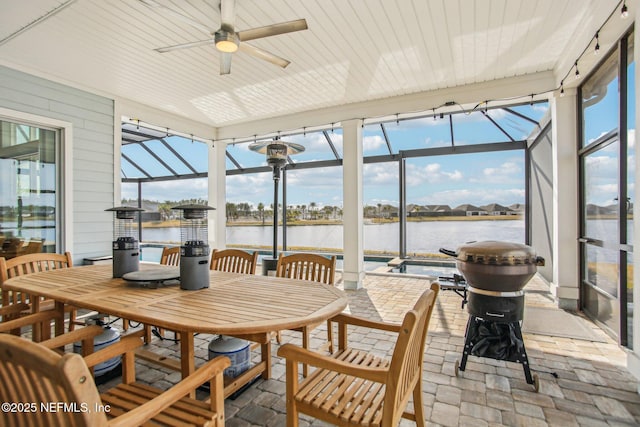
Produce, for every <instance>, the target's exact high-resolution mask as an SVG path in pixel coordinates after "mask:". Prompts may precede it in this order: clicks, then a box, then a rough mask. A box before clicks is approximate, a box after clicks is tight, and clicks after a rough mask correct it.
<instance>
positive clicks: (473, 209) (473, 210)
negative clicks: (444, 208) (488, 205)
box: [453, 203, 489, 216]
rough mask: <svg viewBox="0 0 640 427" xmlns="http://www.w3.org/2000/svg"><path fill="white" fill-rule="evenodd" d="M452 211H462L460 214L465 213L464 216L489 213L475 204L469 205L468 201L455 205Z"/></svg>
mask: <svg viewBox="0 0 640 427" xmlns="http://www.w3.org/2000/svg"><path fill="white" fill-rule="evenodd" d="M453 211H454V212H462V213H461V214H460V215H466V216H486V215H489V213H488V212H487V211H486V210H484V209H482V208H479V207H477V206H475V205H471V204H469V203H465V204H464V205H460V206H457V207H456V208H454V209H453Z"/></svg>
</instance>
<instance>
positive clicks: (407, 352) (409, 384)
mask: <svg viewBox="0 0 640 427" xmlns="http://www.w3.org/2000/svg"><path fill="white" fill-rule="evenodd" d="M439 289H440V287H439V286H438V285H437V284H433V285H431V290H430V291H426V292H424V293H423V294H422V295H421V296H420V298H419V299H418V301H417V302H416V304H415V305H414V307H413V309H412V310H410V311H409V312H408V313H407V314H405V317H404V320H403V322H402V327H401V328H400V332H399V335H398V340H397V341H396V346H395V348H394V351H393V356H392V358H391V364H390V366H389V373H388V379H387V381H386V386H387V390H386V396H385V402H384V408H383V422H382V425H389V426H391V425H398V423H399V422H400V417H401V416H402V408H405V407H406V405H407V402H408V401H409V398H410V397H411V395H412V392H413V390H414V388H415V386H416V383H417V382H418V381H422V362H423V359H424V347H425V342H426V339H427V330H428V329H429V320H430V319H431V313H432V311H433V307H434V305H435V301H436V297H437V296H438V291H439Z"/></svg>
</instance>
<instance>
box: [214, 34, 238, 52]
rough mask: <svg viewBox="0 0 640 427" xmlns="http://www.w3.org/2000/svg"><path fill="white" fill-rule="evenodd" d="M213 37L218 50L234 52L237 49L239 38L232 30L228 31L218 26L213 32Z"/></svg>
mask: <svg viewBox="0 0 640 427" xmlns="http://www.w3.org/2000/svg"><path fill="white" fill-rule="evenodd" d="M214 39H215V42H216V49H218V50H219V51H220V52H227V53H230V52H235V51H236V50H238V46H240V39H239V38H238V36H237V35H236V33H235V32H233V30H231V31H228V30H226V29H223V28H220V29H219V30H218V31H216V32H215V34H214Z"/></svg>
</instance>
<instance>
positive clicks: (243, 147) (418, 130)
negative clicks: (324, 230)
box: [122, 103, 548, 208]
mask: <svg viewBox="0 0 640 427" xmlns="http://www.w3.org/2000/svg"><path fill="white" fill-rule="evenodd" d="M547 108H548V105H547V104H546V103H543V104H534V105H523V106H517V107H512V109H513V110H515V111H517V112H519V113H521V114H525V115H526V116H528V117H530V118H532V119H534V120H536V121H538V120H540V119H541V118H542V117H543V116H544V114H545V113H546V110H547ZM488 115H489V116H491V118H492V119H493V120H494V121H495V122H496V123H498V124H499V125H500V127H502V128H503V129H504V130H505V131H506V132H507V133H508V134H509V135H510V136H511V137H512V138H513V139H515V140H521V139H526V138H527V136H529V134H530V133H531V131H532V130H533V129H534V127H535V126H536V125H534V124H533V123H530V122H529V121H527V120H523V119H522V118H520V117H518V116H517V115H514V114H510V113H508V112H505V111H504V110H497V109H496V110H489V111H488ZM453 128H454V140H455V144H456V145H469V144H478V143H489V142H506V141H509V138H508V137H507V135H505V134H504V133H503V132H502V131H501V130H500V129H499V128H498V127H497V126H495V125H493V124H492V123H491V122H490V121H489V120H488V119H487V118H486V117H484V115H483V114H482V113H481V112H480V111H476V112H473V113H470V114H464V113H461V114H454V115H453ZM385 129H386V132H387V135H388V138H389V140H390V142H391V148H392V151H393V153H394V154H396V153H398V151H399V150H410V149H419V148H434V147H443V146H450V145H451V133H450V125H449V118H448V116H444V118H440V117H439V116H436V117H435V119H434V118H433V117H427V118H421V119H412V120H400V121H398V122H389V123H385ZM327 134H328V135H329V137H330V138H331V141H332V143H333V145H334V147H335V149H336V151H337V153H338V154H339V156H342V132H341V129H340V128H335V129H333V130H328V131H327ZM283 139H285V138H283ZM286 140H288V141H290V142H295V143H298V144H301V145H303V146H304V147H305V151H304V152H303V153H300V154H297V155H294V156H292V159H293V161H294V162H308V161H314V160H331V159H335V156H334V154H333V151H332V150H331V148H330V146H329V144H328V143H327V141H326V138H325V137H324V135H323V134H322V133H319V132H315V133H307V134H305V135H295V136H291V137H288V138H286ZM183 143H184V142H183ZM194 144H195V145H194ZM248 145H249V144H246V143H245V144H236V145H230V146H228V148H227V151H228V152H229V153H230V154H231V155H232V156H233V157H234V158H235V159H236V160H237V161H238V162H239V163H240V164H241V165H242V166H243V167H256V166H262V165H266V161H265V158H264V155H261V154H258V153H255V152H253V151H251V150H249V148H248ZM184 147H185V148H186V149H187V151H188V152H189V153H191V155H192V156H191V157H192V158H193V159H194V160H193V161H194V162H201V161H202V159H203V158H204V160H205V161H206V147H204V144H199V143H191V141H188V143H186V144H185V145H184ZM195 151H201V153H200V154H199V155H198V154H197V153H195ZM363 153H364V156H375V155H385V154H389V151H388V148H387V145H386V142H385V139H384V136H383V133H382V130H381V128H380V125H379V124H375V125H366V126H365V127H364V129H363ZM142 154H143V153H140V155H142ZM190 161H192V160H190ZM123 163H124V162H123ZM204 168H205V169H206V165H205V166H204ZM227 168H228V169H235V166H234V165H233V164H232V163H231V162H230V161H229V160H227ZM134 173H135V172H130V174H131V175H133V174H134ZM363 174H364V176H363V190H364V191H363V192H364V203H365V205H374V206H375V205H378V204H390V205H393V206H397V205H398V199H399V196H398V191H399V190H398V188H399V183H398V177H399V171H398V163H397V162H385V163H372V164H365V165H364V169H363ZM524 174H525V170H524V153H523V152H522V151H521V150H513V151H506V152H491V153H482V154H466V155H465V154H461V155H450V156H432V157H420V158H409V159H407V163H406V177H407V203H409V204H419V205H427V204H445V205H449V206H451V207H452V208H453V207H456V206H459V205H461V204H465V203H470V204H473V205H476V206H481V205H486V204H489V203H499V204H502V205H506V206H508V205H512V204H515V203H524V201H525V192H524ZM131 175H129V176H131ZM138 175H139V173H138ZM226 191H227V201H229V202H233V203H243V202H246V203H249V204H251V205H253V206H257V205H258V203H263V204H264V205H265V206H270V205H271V204H272V203H273V179H272V174H271V173H270V172H268V173H260V174H244V175H233V176H228V177H227V190H226ZM280 193H282V190H280ZM136 195H137V190H136V186H135V184H123V188H122V196H123V198H136ZM193 197H195V198H203V199H206V197H207V181H206V179H198V180H189V181H167V182H158V183H145V184H144V185H143V198H145V199H150V200H157V201H166V200H180V199H183V198H193ZM280 202H281V201H280ZM311 203H315V204H316V206H318V207H319V208H322V207H323V206H327V205H328V206H339V207H341V206H343V195H342V167H325V168H316V169H303V170H291V171H288V172H287V204H288V205H294V206H295V205H307V206H308V205H310V204H311Z"/></svg>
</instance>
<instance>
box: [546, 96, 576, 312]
mask: <svg viewBox="0 0 640 427" xmlns="http://www.w3.org/2000/svg"><path fill="white" fill-rule="evenodd" d="M576 97H577V91H576V89H566V88H565V95H564V97H560V94H559V93H556V94H554V96H553V97H552V98H551V100H550V101H551V102H550V106H551V115H552V120H553V124H554V126H553V130H552V158H553V244H552V247H553V248H554V251H553V281H552V284H551V289H552V292H553V293H554V294H555V295H556V297H557V298H558V303H559V306H560V308H564V309H570V310H576V309H577V308H578V307H577V305H578V298H579V283H580V280H579V274H578V266H579V265H580V259H579V256H578V245H577V244H576V242H577V239H578V237H579V236H578V218H579V216H580V215H579V212H578V192H579V188H578V156H577V154H576V141H577V138H578V136H577V132H576V131H577V126H576V117H577V102H576Z"/></svg>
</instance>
